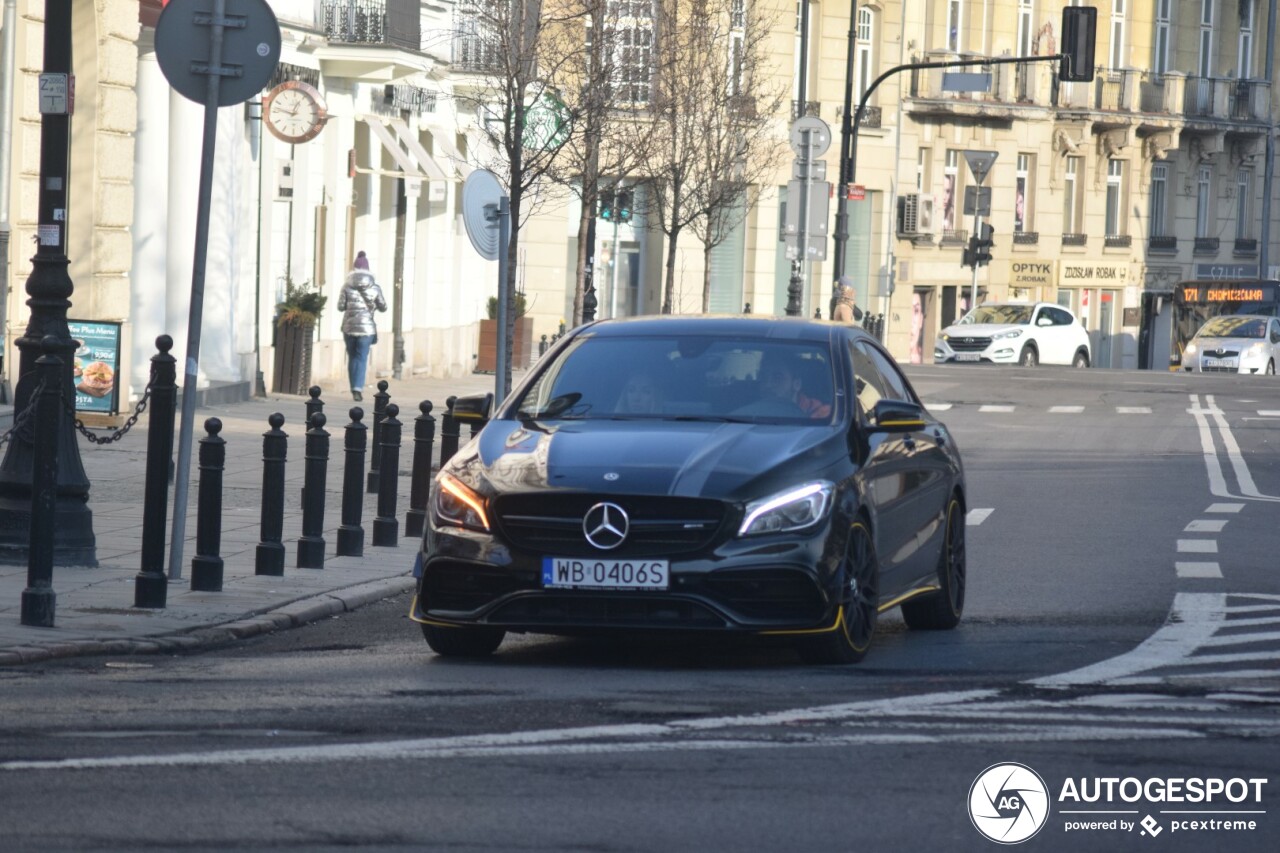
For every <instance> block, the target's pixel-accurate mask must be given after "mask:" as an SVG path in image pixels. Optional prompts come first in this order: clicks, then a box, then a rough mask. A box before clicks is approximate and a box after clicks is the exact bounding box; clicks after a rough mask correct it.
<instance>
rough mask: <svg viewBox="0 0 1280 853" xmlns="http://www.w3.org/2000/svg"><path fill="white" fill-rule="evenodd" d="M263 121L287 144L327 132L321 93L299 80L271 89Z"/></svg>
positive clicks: (265, 105) (264, 109) (264, 108)
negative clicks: (322, 131)
mask: <svg viewBox="0 0 1280 853" xmlns="http://www.w3.org/2000/svg"><path fill="white" fill-rule="evenodd" d="M262 117H263V120H264V121H266V123H267V127H268V128H270V130H271V132H272V133H273V134H275V135H276V137H277V138H279V139H281V140H283V141H284V142H295V143H296V142H306V141H307V140H309V139H314V138H315V137H316V135H317V134H319V133H320V131H321V130H323V129H324V123H325V118H326V111H325V106H324V101H322V100H321V98H320V93H319V92H317V91H316V90H315V89H314V88H313V87H312V86H310V85H308V84H306V83H303V82H301V81H300V80H289V81H286V82H284V83H281V84H280V85H279V86H277V87H276V88H274V89H272V90H271V92H270V94H268V95H267V98H266V102H265V103H264V104H263V110H262Z"/></svg>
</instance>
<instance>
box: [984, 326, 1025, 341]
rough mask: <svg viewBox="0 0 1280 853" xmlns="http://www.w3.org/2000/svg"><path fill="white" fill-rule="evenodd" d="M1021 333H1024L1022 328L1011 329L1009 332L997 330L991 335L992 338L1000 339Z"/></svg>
mask: <svg viewBox="0 0 1280 853" xmlns="http://www.w3.org/2000/svg"><path fill="white" fill-rule="evenodd" d="M1021 334H1022V329H1010V330H1009V331H1007V332H996V333H995V334H994V335H992V336H991V339H992V340H993V341H998V340H1001V339H1003V338H1016V337H1018V336H1019V335H1021Z"/></svg>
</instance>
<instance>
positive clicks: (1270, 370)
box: [1262, 359, 1276, 376]
mask: <svg viewBox="0 0 1280 853" xmlns="http://www.w3.org/2000/svg"><path fill="white" fill-rule="evenodd" d="M1262 372H1263V373H1265V374H1267V375H1268V376H1275V375H1276V363H1275V360H1274V359H1273V360H1271V361H1268V362H1267V367H1266V369H1265V370H1263V371H1262Z"/></svg>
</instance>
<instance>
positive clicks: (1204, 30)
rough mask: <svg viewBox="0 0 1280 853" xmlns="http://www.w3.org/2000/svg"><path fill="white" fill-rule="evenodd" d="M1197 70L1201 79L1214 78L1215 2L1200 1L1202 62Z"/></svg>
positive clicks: (1209, 0) (1208, 0)
mask: <svg viewBox="0 0 1280 853" xmlns="http://www.w3.org/2000/svg"><path fill="white" fill-rule="evenodd" d="M1196 70H1197V72H1198V73H1199V76H1200V77H1201V78H1206V79H1207V78H1209V77H1212V76H1213V0H1200V61H1199V63H1198V64H1197V65H1196Z"/></svg>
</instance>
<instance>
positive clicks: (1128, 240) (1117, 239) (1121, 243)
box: [1102, 234, 1133, 249]
mask: <svg viewBox="0 0 1280 853" xmlns="http://www.w3.org/2000/svg"><path fill="white" fill-rule="evenodd" d="M1132 245H1133V237H1131V236H1130V235H1128V234H1107V235H1105V236H1104V237H1103V238H1102V247H1103V248H1104V249H1127V248H1129V247H1130V246H1132Z"/></svg>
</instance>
